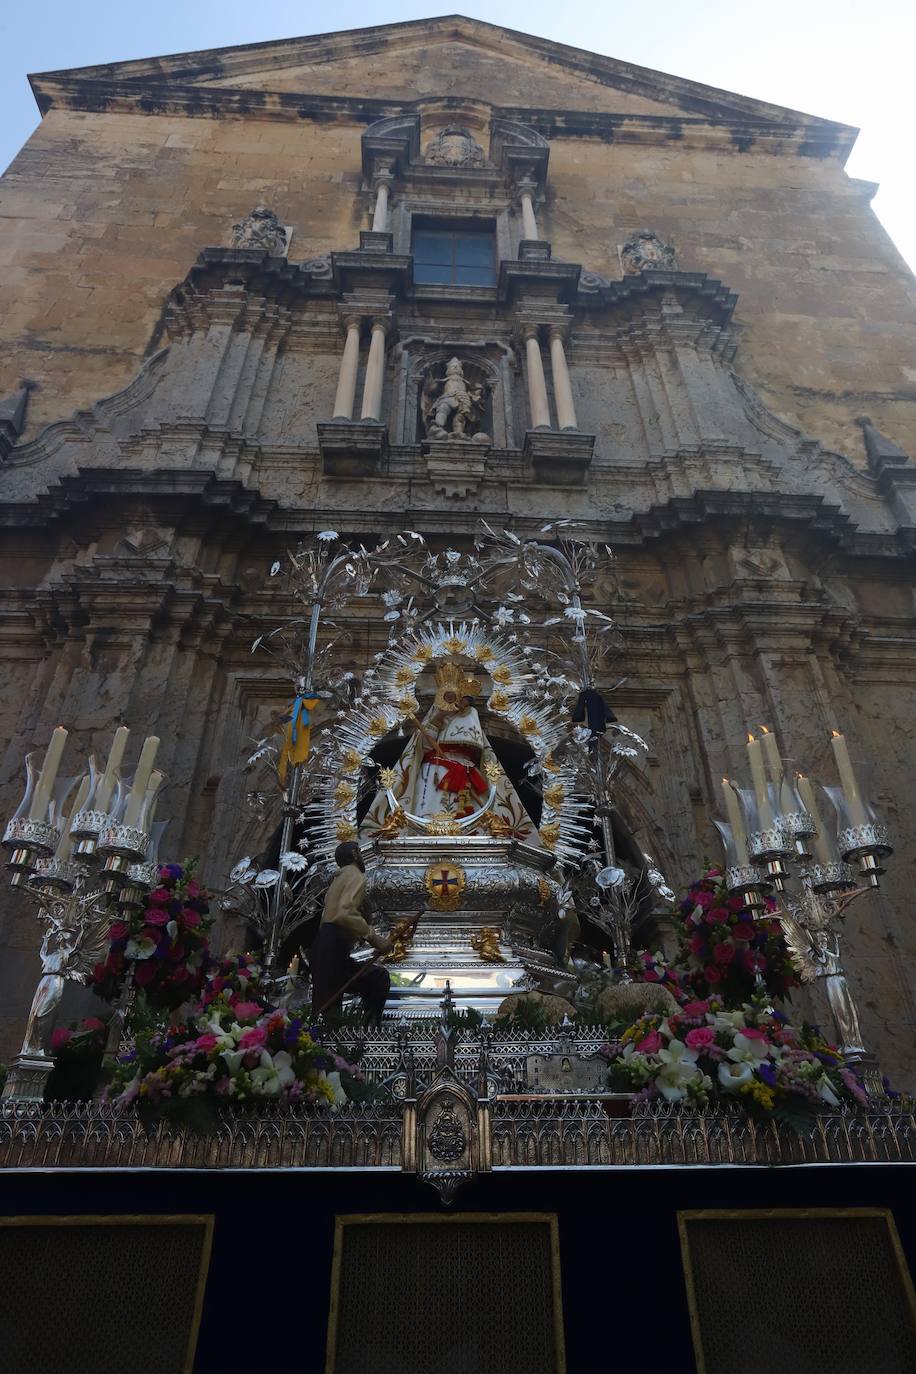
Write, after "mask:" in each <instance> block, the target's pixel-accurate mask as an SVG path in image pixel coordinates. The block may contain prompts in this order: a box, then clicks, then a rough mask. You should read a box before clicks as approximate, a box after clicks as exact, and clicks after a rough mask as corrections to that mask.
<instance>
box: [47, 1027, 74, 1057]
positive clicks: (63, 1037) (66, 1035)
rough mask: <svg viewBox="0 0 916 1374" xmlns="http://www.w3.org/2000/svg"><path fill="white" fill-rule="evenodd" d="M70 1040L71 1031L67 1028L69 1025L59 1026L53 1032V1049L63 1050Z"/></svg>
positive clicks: (55, 1050)
mask: <svg viewBox="0 0 916 1374" xmlns="http://www.w3.org/2000/svg"><path fill="white" fill-rule="evenodd" d="M69 1040H70V1031H68V1030H67V1027H66V1026H58V1027H57V1029H56V1030H53V1031H52V1032H51V1049H52V1050H53V1051H54V1052H55V1053H56V1052H57V1051H58V1050H62V1049H63V1047H64V1045H66V1044H67V1043H68V1042H69Z"/></svg>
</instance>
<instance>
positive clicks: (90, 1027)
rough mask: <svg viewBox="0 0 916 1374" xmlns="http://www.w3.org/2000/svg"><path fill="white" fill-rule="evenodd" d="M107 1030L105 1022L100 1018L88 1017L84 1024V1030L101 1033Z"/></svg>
mask: <svg viewBox="0 0 916 1374" xmlns="http://www.w3.org/2000/svg"><path fill="white" fill-rule="evenodd" d="M104 1029H105V1022H104V1021H103V1020H101V1018H100V1017H98V1016H87V1017H86V1019H85V1021H84V1022H83V1030H86V1031H100V1030H104Z"/></svg>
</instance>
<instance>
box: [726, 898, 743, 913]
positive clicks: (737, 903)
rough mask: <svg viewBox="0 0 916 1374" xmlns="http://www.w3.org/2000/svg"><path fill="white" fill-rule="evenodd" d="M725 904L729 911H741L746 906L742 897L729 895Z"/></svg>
mask: <svg viewBox="0 0 916 1374" xmlns="http://www.w3.org/2000/svg"><path fill="white" fill-rule="evenodd" d="M725 905H726V906H727V907H728V909H729V911H743V910H744V909H745V907H746V906H747V902H746V901H745V900H744V898H743V897H729V898H728V900H727V901H726V903H725Z"/></svg>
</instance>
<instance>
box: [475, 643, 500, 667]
mask: <svg viewBox="0 0 916 1374" xmlns="http://www.w3.org/2000/svg"><path fill="white" fill-rule="evenodd" d="M474 657H475V658H476V659H477V662H478V663H489V662H490V660H491V659H494V658H495V657H496V655H495V653H494V652H493V650H492V649H491V648H490V646H489V644H478V645H477V648H476V649H475V650H474Z"/></svg>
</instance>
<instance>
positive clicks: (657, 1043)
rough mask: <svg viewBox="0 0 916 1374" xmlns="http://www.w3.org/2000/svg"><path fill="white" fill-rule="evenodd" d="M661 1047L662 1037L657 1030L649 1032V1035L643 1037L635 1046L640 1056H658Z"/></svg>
mask: <svg viewBox="0 0 916 1374" xmlns="http://www.w3.org/2000/svg"><path fill="white" fill-rule="evenodd" d="M661 1047H662V1037H661V1036H660V1035H659V1033H658V1031H657V1030H654V1031H649V1034H648V1035H644V1036H643V1038H642V1039H641V1040H640V1041H639V1043H638V1044H637V1046H636V1048H637V1049H638V1050H639V1051H640V1053H641V1054H658V1051H659V1050H660V1049H661Z"/></svg>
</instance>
